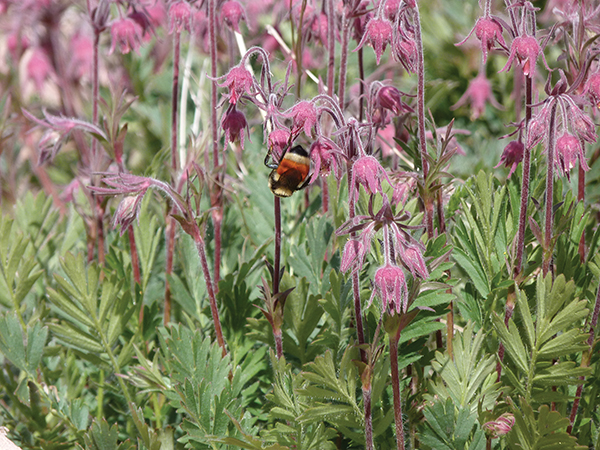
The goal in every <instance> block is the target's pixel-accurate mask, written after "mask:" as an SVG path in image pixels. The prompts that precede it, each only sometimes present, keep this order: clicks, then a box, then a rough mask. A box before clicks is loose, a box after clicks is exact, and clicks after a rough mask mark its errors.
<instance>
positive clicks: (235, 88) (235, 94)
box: [219, 64, 254, 105]
mask: <svg viewBox="0 0 600 450" xmlns="http://www.w3.org/2000/svg"><path fill="white" fill-rule="evenodd" d="M253 85H254V77H253V76H252V74H251V73H250V72H249V71H248V69H246V68H245V67H244V66H242V65H241V64H239V65H237V66H234V67H232V68H231V69H230V70H229V72H227V75H225V82H224V83H223V84H219V86H220V87H227V88H228V89H229V94H228V98H229V103H230V104H232V105H235V104H236V103H237V102H238V100H239V99H240V97H241V96H242V95H244V94H249V93H250V91H251V89H252V86H253Z"/></svg>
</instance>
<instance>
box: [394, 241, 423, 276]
mask: <svg viewBox="0 0 600 450" xmlns="http://www.w3.org/2000/svg"><path fill="white" fill-rule="evenodd" d="M396 248H397V249H398V250H399V251H398V253H399V254H398V257H399V258H400V260H401V261H402V263H403V264H404V265H405V266H406V267H408V270H410V273H412V276H413V277H415V278H416V277H417V276H419V277H420V278H422V279H423V280H426V279H427V278H429V271H428V270H427V266H426V265H425V260H424V259H423V253H422V251H421V249H420V248H419V247H417V246H416V245H414V244H411V245H404V244H403V243H399V245H397V246H396Z"/></svg>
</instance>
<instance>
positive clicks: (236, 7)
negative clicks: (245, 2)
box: [221, 0, 246, 33]
mask: <svg viewBox="0 0 600 450" xmlns="http://www.w3.org/2000/svg"><path fill="white" fill-rule="evenodd" d="M245 18H246V14H245V13H244V8H243V7H242V5H240V4H239V2H236V1H235V0H230V1H227V2H225V3H223V5H222V6H221V20H223V21H224V22H225V23H226V24H227V25H228V26H230V27H231V28H233V30H234V31H237V32H238V33H239V32H240V20H242V19H245Z"/></svg>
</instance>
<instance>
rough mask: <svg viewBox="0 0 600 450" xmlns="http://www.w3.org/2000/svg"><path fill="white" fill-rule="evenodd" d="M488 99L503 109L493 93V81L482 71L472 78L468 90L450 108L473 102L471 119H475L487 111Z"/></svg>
mask: <svg viewBox="0 0 600 450" xmlns="http://www.w3.org/2000/svg"><path fill="white" fill-rule="evenodd" d="M488 101H489V102H490V103H491V104H492V106H494V107H495V108H498V109H502V106H501V105H500V104H499V103H498V102H497V101H496V99H495V98H494V94H492V85H491V83H490V82H489V80H488V79H487V78H486V77H485V75H484V74H483V73H480V74H479V75H477V76H476V77H475V78H473V79H472V80H471V82H470V83H469V87H468V88H467V91H466V92H465V93H464V94H463V96H462V97H461V98H460V99H459V100H458V101H457V102H456V103H455V104H454V105H452V106H451V107H450V109H451V110H455V109H457V108H459V107H461V106H462V105H464V104H465V103H467V102H469V103H470V104H471V120H475V119H478V118H479V117H480V116H481V115H482V114H483V113H484V112H485V105H486V102H488Z"/></svg>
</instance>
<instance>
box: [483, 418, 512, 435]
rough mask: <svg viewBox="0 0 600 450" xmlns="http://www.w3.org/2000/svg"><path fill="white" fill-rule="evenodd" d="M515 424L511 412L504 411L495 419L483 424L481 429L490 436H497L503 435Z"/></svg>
mask: <svg viewBox="0 0 600 450" xmlns="http://www.w3.org/2000/svg"><path fill="white" fill-rule="evenodd" d="M514 425H515V416H514V415H513V414H511V413H504V414H502V415H501V416H500V417H498V418H497V419H496V420H495V421H491V422H487V423H484V424H483V429H484V430H486V431H487V432H489V433H490V434H491V436H492V438H497V437H498V436H504V435H505V434H507V433H508V432H509V431H510V430H512V427H513V426H514Z"/></svg>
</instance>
